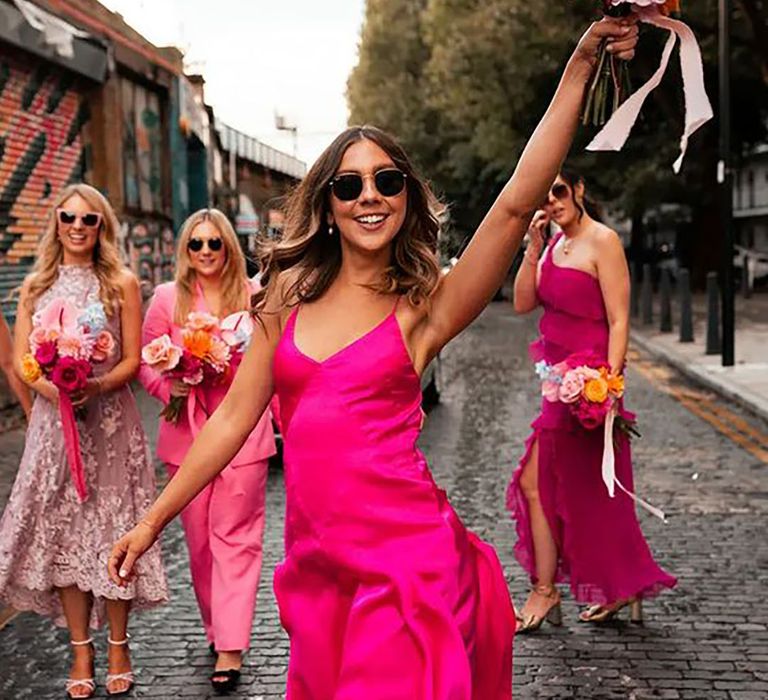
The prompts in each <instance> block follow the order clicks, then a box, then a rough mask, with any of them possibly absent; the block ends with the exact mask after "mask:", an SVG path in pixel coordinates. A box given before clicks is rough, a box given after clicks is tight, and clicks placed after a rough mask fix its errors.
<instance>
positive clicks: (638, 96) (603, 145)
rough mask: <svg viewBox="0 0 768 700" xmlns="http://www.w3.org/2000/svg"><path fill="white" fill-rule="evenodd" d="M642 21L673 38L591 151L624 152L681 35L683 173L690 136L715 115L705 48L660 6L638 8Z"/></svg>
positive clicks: (676, 164) (680, 161) (678, 164)
mask: <svg viewBox="0 0 768 700" xmlns="http://www.w3.org/2000/svg"><path fill="white" fill-rule="evenodd" d="M636 14H637V15H638V17H639V18H640V21H642V22H646V23H647V24H652V25H654V26H657V27H660V28H662V29H667V30H668V31H669V39H667V43H666V45H665V46H664V51H663V52H662V55H661V61H660V62H659V67H658V68H657V69H656V72H655V73H654V74H653V75H652V76H651V77H650V79H649V80H648V82H646V83H645V85H643V86H642V87H641V88H640V89H639V90H637V91H636V92H634V93H633V94H632V95H630V96H629V97H628V98H627V100H626V101H625V102H624V103H623V104H622V105H621V106H620V107H619V109H617V110H616V111H615V112H614V113H613V115H612V116H611V118H610V119H609V120H608V123H607V124H606V125H605V126H604V127H603V128H602V129H601V130H600V132H599V133H598V134H597V136H595V138H594V139H592V141H591V142H590V144H589V146H587V150H588V151H620V150H621V149H622V147H623V146H624V143H625V142H626V140H627V138H628V137H629V133H630V131H632V127H633V126H634V125H635V122H636V121H637V117H638V115H639V114H640V110H641V109H642V106H643V103H644V102H645V99H646V97H648V95H650V94H651V92H653V90H655V89H656V88H657V87H658V85H659V83H660V82H661V79H662V78H663V77H664V73H665V72H666V70H667V65H668V64H669V58H670V56H671V54H672V49H673V48H674V46H675V43H676V41H677V38H678V37H679V38H680V68H681V71H682V75H683V93H684V95H685V128H684V130H683V135H682V137H681V138H680V156H679V157H678V158H677V160H676V161H675V162H674V164H673V166H672V169H673V170H674V171H675V173H679V172H680V167H681V166H682V164H683V158H684V157H685V152H686V149H687V148H688V139H689V138H690V136H691V134H693V133H694V132H695V131H696V130H697V129H698V128H699V127H700V126H702V124H705V123H706V122H708V121H709V120H710V119H711V118H712V116H713V113H712V105H711V104H710V102H709V98H708V97H707V92H706V89H705V87H704V68H703V66H702V62H701V51H700V50H699V45H698V44H697V43H696V37H695V35H694V33H693V32H692V31H691V29H690V27H689V26H688V25H687V24H685V23H683V22H681V21H679V20H676V19H672V18H671V17H666V16H664V15H663V14H661V12H659V10H658V8H656V7H649V8H643V9H639V10H636Z"/></svg>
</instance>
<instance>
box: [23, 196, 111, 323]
mask: <svg viewBox="0 0 768 700" xmlns="http://www.w3.org/2000/svg"><path fill="white" fill-rule="evenodd" d="M75 195H78V196H79V197H82V198H83V199H84V200H85V201H86V202H88V204H89V205H90V206H91V207H92V208H93V210H94V211H96V212H98V213H99V214H101V224H100V225H99V237H98V239H97V241H96V245H95V247H94V249H93V271H94V272H95V273H96V277H98V279H99V299H101V303H102V304H103V305H104V311H105V312H106V314H107V315H108V316H111V315H112V314H114V313H115V311H116V310H117V307H118V306H119V304H120V303H121V302H122V301H123V290H122V287H121V286H120V275H121V273H122V272H123V270H125V266H124V265H123V263H122V261H121V260H120V254H119V252H118V249H117V245H116V244H115V240H116V238H117V231H118V229H119V228H120V223H119V222H118V220H117V216H115V211H114V209H112V205H111V204H110V203H109V201H108V200H107V198H106V197H105V196H104V195H103V194H101V192H99V191H98V190H97V189H96V188H95V187H91V186H90V185H86V184H84V183H76V184H73V185H68V186H67V187H65V188H64V189H63V190H62V191H61V192H60V193H59V195H58V197H56V199H54V200H53V204H52V206H51V212H50V214H49V218H48V223H47V224H46V226H45V231H44V232H43V236H42V238H41V239H40V244H39V246H38V256H37V261H36V262H35V265H34V267H33V268H32V271H31V272H30V274H29V275H28V276H27V280H28V283H27V284H28V286H27V297H26V303H27V309H28V310H29V311H30V313H32V312H33V311H34V309H35V302H37V300H38V299H39V298H40V296H42V294H44V293H45V292H46V291H47V290H48V289H50V288H51V286H53V283H54V282H55V281H56V279H57V278H58V276H59V266H60V265H62V264H63V262H64V246H62V244H61V240H60V239H59V234H58V218H57V216H56V210H57V209H58V208H59V207H60V206H61V205H62V204H64V202H66V201H67V200H68V199H70V198H71V197H74V196H75Z"/></svg>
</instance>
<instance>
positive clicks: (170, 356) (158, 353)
mask: <svg viewBox="0 0 768 700" xmlns="http://www.w3.org/2000/svg"><path fill="white" fill-rule="evenodd" d="M182 352H183V351H182V349H181V348H180V347H178V345H174V344H173V343H172V342H171V338H170V336H168V334H167V333H164V334H163V335H161V336H159V337H157V338H155V339H154V340H153V341H152V342H151V343H147V344H146V345H145V346H144V347H143V348H142V349H141V359H142V360H143V361H144V364H146V365H149V366H150V367H151V368H152V369H154V370H157V371H158V372H169V371H170V370H172V369H174V368H175V367H176V365H178V364H179V360H180V359H181V356H182Z"/></svg>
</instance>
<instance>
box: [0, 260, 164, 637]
mask: <svg viewBox="0 0 768 700" xmlns="http://www.w3.org/2000/svg"><path fill="white" fill-rule="evenodd" d="M55 298H67V299H69V300H70V301H72V302H74V303H75V304H77V305H78V307H85V306H86V305H87V304H89V303H92V302H97V301H98V300H99V281H98V279H97V277H96V275H95V273H94V272H93V269H92V268H91V267H82V266H74V265H71V266H70V265H64V266H61V268H60V273H59V278H58V279H57V281H56V282H55V283H54V285H53V286H52V287H51V288H50V289H49V290H48V291H47V292H46V293H45V294H43V295H42V296H41V298H40V299H39V300H38V303H37V308H38V309H39V308H42V306H43V305H45V304H46V303H48V302H49V301H51V300H52V299H55ZM107 328H108V330H110V331H111V332H112V333H113V335H114V336H115V340H116V341H117V348H118V350H117V353H116V354H115V356H113V357H112V358H111V359H110V360H108V361H107V362H106V363H104V364H103V365H97V367H96V375H97V376H98V375H101V374H105V373H106V372H108V371H109V370H110V369H111V368H112V367H113V366H114V365H115V364H116V363H117V362H119V360H120V351H119V348H120V347H121V339H120V338H121V336H120V318H119V315H117V314H116V315H114V316H113V317H112V318H110V319H109V321H108V326H107ZM78 431H79V434H80V448H81V452H82V455H83V464H84V467H85V477H86V482H87V485H88V499H87V500H86V502H85V503H82V504H81V503H79V502H78V499H77V496H76V494H75V489H74V487H73V485H72V479H71V477H70V473H69V466H68V463H67V459H66V456H65V452H64V441H63V437H62V430H61V420H60V419H59V412H58V408H55V407H54V406H53V404H51V403H50V402H49V401H47V400H46V399H44V398H42V397H39V396H38V397H37V399H36V400H35V403H34V406H33V408H32V416H31V419H30V423H29V427H28V429H27V435H26V446H25V449H24V454H23V456H22V458H21V464H20V465H19V472H18V475H17V476H16V481H15V483H14V485H13V491H12V492H11V497H10V500H9V502H8V505H7V507H6V509H5V512H4V513H3V517H2V520H0V600H2V601H3V602H4V603H7V604H9V605H12V606H13V607H14V608H16V609H18V610H32V611H34V612H37V613H40V614H43V615H50V616H51V617H53V619H54V621H55V622H56V624H59V625H64V623H65V621H64V616H63V613H62V609H61V604H60V603H59V597H58V594H57V592H56V590H55V588H58V587H64V586H70V585H76V586H77V587H78V588H80V589H81V590H83V591H90V592H91V593H93V594H94V597H95V600H94V605H93V610H92V613H91V621H90V623H91V626H92V627H98V626H100V625H101V623H102V622H103V621H104V599H105V598H108V599H113V600H114V599H131V600H133V605H132V609H133V610H136V609H142V608H147V607H151V606H153V605H157V604H159V603H163V602H165V601H166V600H167V599H168V588H167V583H166V578H165V571H164V569H163V565H162V562H161V559H160V549H159V547H158V545H155V546H154V547H153V548H152V549H151V550H149V551H148V552H147V553H146V554H145V555H144V556H143V557H142V558H141V560H140V561H139V562H138V563H137V567H138V572H137V573H138V576H137V577H136V578H135V580H134V582H133V583H130V584H129V585H128V586H127V587H126V588H119V587H118V586H115V585H114V584H113V583H112V582H111V581H110V580H109V577H108V575H107V559H108V557H109V551H110V548H111V546H112V543H113V542H115V540H117V539H118V538H119V537H121V536H122V535H123V534H124V533H125V532H127V531H128V530H130V529H131V527H132V526H133V525H134V524H135V523H136V522H137V521H138V520H139V519H140V518H141V517H142V516H143V514H144V513H145V512H146V510H147V509H148V508H149V506H150V504H151V503H152V500H153V499H154V496H155V475H154V470H153V467H152V464H151V461H150V456H149V449H148V444H147V439H146V436H145V434H144V429H143V428H142V425H141V418H140V416H139V412H138V409H137V407H136V401H135V399H134V397H133V394H132V393H131V390H130V389H129V388H128V387H127V386H123V387H122V388H120V389H118V390H116V391H113V392H110V393H108V394H105V395H103V396H99V397H97V398H95V399H92V400H91V401H90V402H89V403H88V404H87V416H86V418H85V420H84V421H78Z"/></svg>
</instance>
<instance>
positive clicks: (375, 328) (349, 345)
mask: <svg viewBox="0 0 768 700" xmlns="http://www.w3.org/2000/svg"><path fill="white" fill-rule="evenodd" d="M300 309H301V306H297V307H296V310H295V311H294V312H293V323H292V324H291V342H292V343H293V347H294V348H295V349H296V351H297V352H298V353H299V355H301V356H302V357H303V358H305V359H307V360H309V361H310V362H312V363H313V364H315V365H318V366H322V365H324V364H326V363H327V362H330V361H331V360H333V359H335V358H336V357H338V356H339V355H342V354H344V353H345V352H347V350H349V349H351V348H352V347H354V346H355V345H357V344H359V343H361V342H362V341H363V340H365V339H366V338H368V337H369V336H371V335H373V334H374V333H375V332H376V331H378V330H379V329H380V328H383V327H384V326H385V325H386V324H387V322H388V321H390V319H393V318H394V319H395V322H397V320H396V316H395V310H396V309H397V303H395V306H394V307H393V309H392V311H390V312H389V313H388V314H387V315H386V316H385V317H384V318H383V319H381V321H379V322H378V323H377V324H376V325H375V326H373V328H371V329H369V330H367V331H366V332H365V333H363V334H362V335H360V336H358V337H357V338H355V339H354V340H352V341H350V342H349V343H347V344H346V345H343V346H342V347H340V348H339V349H338V350H336V351H334V352H332V353H331V354H330V355H328V356H327V357H325V358H323V359H322V360H318V359H316V358H314V357H312V356H311V355H308V354H307V353H306V352H304V351H303V350H302V349H301V348H300V347H299V345H298V343H297V342H296V324H297V322H298V319H299V310H300ZM398 330H399V329H398Z"/></svg>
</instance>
